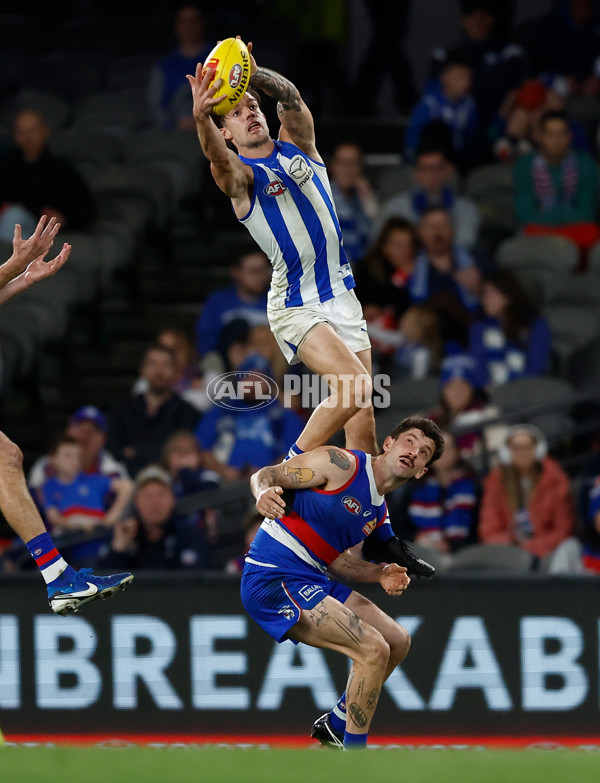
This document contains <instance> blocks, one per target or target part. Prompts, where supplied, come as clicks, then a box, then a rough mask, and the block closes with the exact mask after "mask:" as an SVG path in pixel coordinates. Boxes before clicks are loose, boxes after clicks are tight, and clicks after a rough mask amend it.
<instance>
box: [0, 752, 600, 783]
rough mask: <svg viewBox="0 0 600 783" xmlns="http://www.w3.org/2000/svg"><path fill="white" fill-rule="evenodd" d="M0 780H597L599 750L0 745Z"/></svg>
mask: <svg viewBox="0 0 600 783" xmlns="http://www.w3.org/2000/svg"><path fill="white" fill-rule="evenodd" d="M0 780H2V781H3V782H4V781H6V783H39V782H40V781H48V783H55V781H68V780H70V781H83V783H179V782H180V781H181V782H182V783H183V781H185V783H190V782H193V783H195V782H196V781H202V783H204V782H205V781H206V783H271V781H272V782H273V783H336V781H367V783H375V782H377V783H387V781H398V783H402V781H405V782H406V783H443V782H445V781H449V782H451V783H521V781H524V782H525V783H555V781H556V783H558V781H560V783H565V782H567V783H568V782H569V781H577V783H592V781H593V782H594V783H598V781H599V780H600V751H598V750H592V751H581V750H520V751H506V750H478V749H470V750H455V749H440V750H422V749H419V750H392V749H389V750H387V749H378V750H372V751H369V752H367V753H359V754H350V753H339V752H335V751H327V750H319V749H311V750H280V749H265V750H261V749H258V748H251V749H238V748H233V749H232V748H206V749H204V748H201V749H193V748H167V749H155V748H144V747H134V748H64V747H63V748H50V749H47V748H23V747H18V748H14V747H0Z"/></svg>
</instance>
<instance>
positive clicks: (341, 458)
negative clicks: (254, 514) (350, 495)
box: [250, 446, 356, 519]
mask: <svg viewBox="0 0 600 783" xmlns="http://www.w3.org/2000/svg"><path fill="white" fill-rule="evenodd" d="M355 466H356V457H355V456H354V455H353V454H350V453H349V452H346V451H343V450H342V449H338V448H335V447H334V446H320V447H319V448H318V449H314V450H313V451H307V452H306V454H300V455H299V456H297V457H293V458H292V459H289V460H287V462H282V463H281V464H280V465H269V466H268V467H265V468H261V469H260V470H259V471H257V472H256V473H254V474H253V475H252V476H251V477H250V489H251V490H252V494H253V495H254V497H255V498H256V510H257V511H258V512H259V513H260V514H262V515H263V516H265V517H268V518H269V519H278V518H280V517H281V516H283V514H284V513H285V503H284V501H283V499H282V497H281V495H282V494H283V492H284V490H286V489H310V488H311V487H323V488H326V489H329V488H335V487H336V486H342V484H344V483H345V481H347V480H348V479H349V478H350V476H351V475H352V471H354V468H355Z"/></svg>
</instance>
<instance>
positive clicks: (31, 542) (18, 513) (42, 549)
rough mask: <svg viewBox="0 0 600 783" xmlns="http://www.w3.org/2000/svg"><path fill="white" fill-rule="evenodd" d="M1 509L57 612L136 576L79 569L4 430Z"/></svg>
mask: <svg viewBox="0 0 600 783" xmlns="http://www.w3.org/2000/svg"><path fill="white" fill-rule="evenodd" d="M0 509H2V513H3V514H4V517H5V519H6V521H7V522H8V524H9V525H10V526H11V528H12V529H13V530H14V531H15V533H16V534H17V535H19V536H20V537H21V538H22V539H23V542H24V543H25V546H26V547H27V549H28V550H29V553H30V554H31V556H32V557H33V559H34V560H35V562H36V565H37V566H38V568H39V569H40V573H41V574H42V577H43V578H44V582H45V583H46V586H47V589H48V602H49V604H50V608H51V609H52V611H53V612H55V613H59V614H66V613H68V612H76V611H78V610H79V608H80V607H81V606H82V605H83V604H85V603H88V601H92V600H95V599H96V598H108V597H110V596H112V595H114V594H115V593H116V592H118V591H120V590H122V589H124V588H125V587H126V586H127V585H128V584H130V583H131V581H132V580H133V576H132V575H131V574H130V573H123V574H114V575H112V576H105V577H103V576H100V577H98V576H95V575H94V574H93V573H92V572H91V569H82V570H81V571H75V569H73V568H71V566H70V565H69V564H68V563H67V562H66V561H65V560H64V559H63V558H62V556H61V554H60V552H59V551H58V549H57V548H56V547H55V545H54V542H53V541H52V539H51V537H50V535H49V534H48V533H47V532H46V527H45V525H44V523H43V521H42V518H41V517H40V514H39V512H38V510H37V508H36V505H35V503H34V502H33V498H32V497H31V495H30V493H29V489H28V487H27V482H26V480H25V474H24V473H23V454H22V452H21V449H20V448H19V447H18V446H17V445H16V444H15V443H13V442H12V441H11V440H10V438H8V437H7V436H6V435H5V434H4V433H3V432H0Z"/></svg>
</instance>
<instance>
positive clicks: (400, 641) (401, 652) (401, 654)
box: [388, 625, 411, 666]
mask: <svg viewBox="0 0 600 783" xmlns="http://www.w3.org/2000/svg"><path fill="white" fill-rule="evenodd" d="M388 642H389V645H390V662H391V663H394V665H395V666H397V665H398V664H399V663H402V661H403V660H404V659H405V658H406V656H407V655H408V652H409V650H410V645H411V638H410V634H409V633H408V631H407V630H406V628H403V627H402V626H401V625H399V626H398V630H397V631H396V633H395V634H394V638H393V639H388Z"/></svg>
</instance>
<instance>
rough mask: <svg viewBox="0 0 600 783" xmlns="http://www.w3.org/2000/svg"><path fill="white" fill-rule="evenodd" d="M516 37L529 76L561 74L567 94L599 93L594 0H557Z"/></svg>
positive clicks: (599, 36) (599, 20)
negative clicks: (526, 58)
mask: <svg viewBox="0 0 600 783" xmlns="http://www.w3.org/2000/svg"><path fill="white" fill-rule="evenodd" d="M520 40H521V41H522V43H523V47H524V49H525V51H526V52H527V56H528V60H529V65H530V73H531V74H532V75H533V76H538V75H539V74H546V75H548V76H552V77H557V76H558V77H563V81H566V84H565V87H566V89H567V90H568V92H570V93H571V94H576V95H577V94H581V95H588V96H591V97H597V96H598V95H599V94H600V80H599V79H598V74H597V73H594V63H595V62H596V60H597V57H598V52H599V51H600V11H599V9H598V4H597V3H595V2H594V0H558V2H556V3H555V4H554V9H553V10H552V11H551V13H549V14H548V15H546V16H543V17H541V18H535V19H533V20H532V21H530V22H528V23H526V24H525V25H524V26H523V28H522V30H521V34H520ZM564 77H566V78H564Z"/></svg>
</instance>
